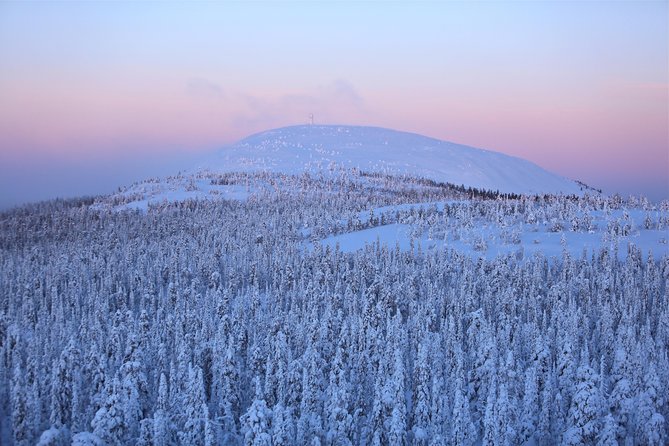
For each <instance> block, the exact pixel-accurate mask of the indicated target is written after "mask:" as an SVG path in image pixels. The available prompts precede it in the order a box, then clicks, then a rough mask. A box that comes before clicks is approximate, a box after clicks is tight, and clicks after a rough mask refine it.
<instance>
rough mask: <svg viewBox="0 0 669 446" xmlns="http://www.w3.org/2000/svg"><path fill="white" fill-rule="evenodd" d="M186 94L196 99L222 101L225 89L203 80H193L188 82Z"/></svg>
mask: <svg viewBox="0 0 669 446" xmlns="http://www.w3.org/2000/svg"><path fill="white" fill-rule="evenodd" d="M186 92H187V93H188V94H189V95H190V96H193V97H196V98H205V99H222V98H223V97H224V92H223V89H222V88H221V87H220V86H219V85H218V84H216V83H214V82H211V81H209V80H207V79H203V78H191V79H189V80H188V81H187V82H186Z"/></svg>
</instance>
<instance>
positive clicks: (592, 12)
mask: <svg viewBox="0 0 669 446" xmlns="http://www.w3.org/2000/svg"><path fill="white" fill-rule="evenodd" d="M667 5H668V4H667V2H666V1H659V2H632V1H630V2H611V3H607V2H534V3H530V2H509V3H505V2H433V3H413V2H412V3H400V2H395V3H377V2H364V3H362V2H361V3H321V2H317V3H316V2H314V4H310V3H282V2H270V3H257V2H248V3H243V2H239V3H237V2H235V3H223V2H174V3H172V2H169V3H168V2H156V3H154V2H70V1H68V2H62V3H61V2H56V1H53V2H3V3H0V208H4V207H7V206H10V205H13V204H18V203H21V202H24V201H34V200H40V199H46V198H52V197H57V196H73V195H90V194H96V193H106V192H112V191H113V190H114V189H115V188H116V187H118V186H121V185H125V184H128V183H129V182H132V181H134V180H138V179H141V178H144V177H146V176H153V175H164V174H167V173H170V172H174V171H176V170H179V168H180V167H181V166H184V168H185V167H189V166H190V163H191V162H192V160H193V159H194V158H196V157H198V156H201V155H202V154H204V153H206V152H209V151H212V150H216V149H217V148H220V147H222V146H223V145H225V144H229V143H232V142H234V141H237V140H238V139H240V138H243V137H245V136H247V135H249V134H251V133H255V132H259V131H262V130H266V129H268V128H275V127H282V126H285V125H292V124H302V123H306V122H307V121H308V119H309V114H311V113H313V114H314V119H315V121H316V122H317V123H324V124H355V125H374V126H381V127H386V128H395V129H398V130H404V131H410V132H416V133H420V134H424V135H428V136H432V137H435V138H439V139H442V140H447V141H453V142H457V143H462V144H467V145H471V146H475V147H481V148H486V149H490V150H496V151H500V152H503V153H507V154H510V155H514V156H519V157H522V158H526V159H528V160H530V161H532V162H535V163H537V164H538V165H540V166H542V167H543V168H545V169H548V170H550V171H553V172H555V173H558V174H560V175H562V176H565V177H569V178H573V179H578V180H581V181H584V182H586V183H588V184H590V185H592V186H595V187H599V188H603V189H604V191H605V192H610V193H613V192H620V193H622V194H631V193H634V194H638V193H643V194H646V195H648V196H649V197H650V198H651V199H653V200H659V199H662V198H669V124H668V123H669V109H668V107H669V105H668V104H669V90H668V84H669V60H668V53H669V48H668V45H669V44H668V41H669V35H668V34H669V31H668V29H669V27H668V23H667V22H668V18H667V17H668V14H669V11H668V6H667ZM186 164H187V166H186Z"/></svg>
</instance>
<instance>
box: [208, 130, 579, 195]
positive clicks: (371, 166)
mask: <svg viewBox="0 0 669 446" xmlns="http://www.w3.org/2000/svg"><path fill="white" fill-rule="evenodd" d="M332 166H340V167H345V168H358V169H360V170H362V171H367V172H382V173H386V174H392V175H411V176H414V177H424V178H429V179H431V180H434V181H439V182H448V183H451V184H456V185H465V186H468V187H476V188H479V189H487V190H498V191H500V192H514V193H524V194H535V193H565V194H579V193H580V192H581V189H582V188H581V186H579V185H578V184H577V183H576V182H574V181H571V180H568V179H566V178H563V177H560V176H558V175H555V174H553V173H551V172H548V171H546V170H544V169H542V168H541V167H539V166H537V165H536V164H533V163H531V162H529V161H527V160H524V159H521V158H516V157H512V156H508V155H504V154H502V153H498V152H492V151H488V150H481V149H476V148H473V147H468V146H464V145H460V144H454V143H450V142H446V141H440V140H438V139H433V138H428V137H426V136H422V135H418V134H414V133H406V132H399V131H396V130H390V129H384V128H378V127H359V126H338V125H300V126H292V127H284V128H279V129H275V130H268V131H265V132H261V133H258V134H255V135H252V136H249V137H248V138H245V139H243V140H241V141H239V142H238V143H236V144H233V145H231V146H229V147H226V148H224V149H223V150H221V151H220V153H218V154H217V155H216V156H215V157H213V158H212V159H211V160H209V161H208V162H207V163H205V165H204V166H202V167H203V168H204V169H210V170H212V171H217V172H235V171H263V170H264V171H270V172H280V173H302V172H305V171H314V170H320V169H327V168H328V167H332Z"/></svg>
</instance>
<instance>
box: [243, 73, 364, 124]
mask: <svg viewBox="0 0 669 446" xmlns="http://www.w3.org/2000/svg"><path fill="white" fill-rule="evenodd" d="M241 97H242V102H243V108H244V109H245V110H244V111H243V112H241V113H237V114H236V115H235V116H234V117H233V121H234V124H235V125H238V126H242V127H250V128H252V129H254V130H263V129H265V128H271V127H275V126H279V125H285V124H287V123H291V122H292V123H306V122H307V121H308V119H309V116H310V115H311V114H312V113H313V114H314V117H315V119H316V122H320V123H328V122H351V121H352V120H355V118H356V117H360V116H363V115H365V114H366V113H367V110H366V106H365V100H364V98H363V97H362V96H361V95H360V94H359V93H358V92H357V90H356V89H355V87H354V86H353V85H352V84H351V83H350V82H348V81H346V80H343V79H338V80H335V81H333V82H331V83H329V84H326V85H322V86H318V87H316V88H312V89H310V90H306V91H300V92H295V93H289V94H283V95H280V96H278V97H275V98H261V97H258V96H255V95H250V94H246V95H242V96H241Z"/></svg>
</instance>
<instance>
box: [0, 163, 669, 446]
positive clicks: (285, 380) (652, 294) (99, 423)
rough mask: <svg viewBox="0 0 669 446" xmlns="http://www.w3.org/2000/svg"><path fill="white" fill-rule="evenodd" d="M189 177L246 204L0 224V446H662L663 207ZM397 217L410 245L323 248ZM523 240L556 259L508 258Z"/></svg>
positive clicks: (363, 180)
mask: <svg viewBox="0 0 669 446" xmlns="http://www.w3.org/2000/svg"><path fill="white" fill-rule="evenodd" d="M194 181H205V182H207V183H208V184H212V185H216V186H221V187H227V186H231V187H232V186H234V187H238V188H241V189H242V190H244V191H246V195H247V196H245V197H244V198H243V199H236V200H227V199H218V200H203V199H200V200H193V199H187V200H183V201H177V202H174V201H165V202H160V203H148V204H147V205H146V206H145V208H144V209H140V210H131V209H130V210H129V209H124V208H123V206H124V205H125V204H127V203H129V202H131V201H133V200H134V199H136V198H137V197H127V196H124V195H123V194H119V195H115V196H113V197H112V198H109V197H102V198H97V199H80V200H60V201H51V202H46V203H41V204H37V205H26V206H24V207H22V208H17V209H14V210H11V211H8V212H5V213H3V214H0V443H2V444H3V445H5V444H6V445H17V446H19V445H21V446H22V445H32V444H40V445H69V444H73V445H77V446H84V445H89V446H93V445H125V444H137V445H156V446H162V445H177V444H179V445H215V444H222V445H249V446H250V445H265V446H269V445H274V446H280V445H293V444H295V445H303V444H304V445H425V446H427V445H448V444H456V445H506V444H513V445H516V444H517V445H551V444H556V445H557V444H562V445H577V444H591V445H595V444H597V445H618V444H621V445H662V444H667V442H669V431H668V421H669V398H667V397H668V396H669V296H668V292H669V286H668V285H669V254H668V249H667V246H668V245H667V244H666V243H667V241H666V239H662V237H664V236H666V235H667V231H668V230H669V204H668V203H666V202H665V203H663V204H662V205H653V204H651V203H648V202H647V201H645V200H643V199H635V198H630V199H622V198H621V197H618V196H614V197H603V196H599V195H593V196H588V195H585V196H582V197H577V196H569V197H567V196H541V197H535V196H516V195H501V194H496V193H493V192H484V191H478V190H473V189H465V188H458V187H453V186H451V185H448V184H442V183H435V182H430V181H425V180H419V179H415V178H406V177H404V178H398V177H388V176H383V175H363V174H360V173H359V172H358V173H356V174H352V173H349V174H344V173H340V174H337V175H332V176H329V177H318V176H314V175H309V174H303V175H296V176H288V175H280V174H263V173H256V174H244V173H234V174H225V175H218V176H215V175H213V174H212V175H210V176H203V177H200V178H197V179H195V180H194ZM411 203H439V204H438V205H426V206H422V207H421V206H418V207H408V206H407V204H411ZM381 208H382V209H386V212H378V211H377V212H376V213H375V212H374V211H373V210H374V209H381ZM388 209H390V210H388ZM370 210H372V211H370ZM363 216H365V217H363ZM635 216H637V217H638V218H637V217H635ZM635 218H636V219H635ZM400 223H401V224H403V225H407V227H408V228H409V229H407V231H408V232H407V234H409V235H408V237H409V238H410V240H405V241H406V242H407V243H406V245H407V246H400V243H397V244H394V243H384V242H383V241H382V240H380V239H378V241H376V242H372V243H367V244H366V245H365V246H364V247H362V248H360V249H351V250H343V249H340V246H339V242H338V240H335V242H334V243H332V244H328V243H326V241H327V240H328V237H337V236H339V235H341V234H345V233H351V232H355V231H361V230H370V229H373V228H377V227H382V226H385V225H389V224H400ZM493 225H494V227H495V228H497V229H495V230H494V231H493V230H492V229H491V230H488V231H483V232H480V233H476V229H477V228H482V227H490V228H492V227H493ZM532 231H535V232H536V234H539V235H541V234H547V235H546V237H548V235H550V234H557V237H558V240H560V242H559V243H560V244H559V245H558V246H559V247H558V249H557V250H556V251H550V250H547V251H545V252H544V251H542V249H537V250H534V251H532V252H529V251H528V250H523V249H522V248H523V246H524V245H525V244H526V241H525V240H524V239H523V236H524V235H525V234H528V233H531V232H532ZM642 232H643V233H644V234H646V233H647V234H651V235H653V234H655V235H654V236H657V238H659V239H660V242H661V241H662V240H664V242H663V243H664V244H661V243H656V241H654V242H653V243H655V245H653V246H655V248H654V249H651V250H646V249H643V250H642V249H639V248H638V247H637V246H636V245H635V244H634V243H631V240H632V238H631V237H633V235H634V234H636V233H642ZM663 234H664V235H663ZM539 235H536V236H534V235H533V236H532V237H534V238H538V237H539ZM577 236H579V237H580V236H582V237H589V236H590V237H595V236H596V237H597V240H598V243H599V245H598V248H597V249H591V250H585V249H582V248H581V247H580V246H576V248H574V246H573V245H571V244H570V243H571V242H574V243H577V244H578V243H579V240H581V239H579V238H578V237H577ZM570 237H571V238H570ZM493 239H494V240H493ZM331 240H334V239H331ZM430 240H439V241H440V243H432V244H429V243H427V242H428V241H430ZM542 240H543V239H542ZM653 240H655V239H653ZM461 242H462V244H458V243H461ZM493 242H494V243H499V244H500V245H504V246H509V247H512V248H513V249H511V248H510V249H509V250H508V254H500V255H490V251H489V250H490V246H492V245H493ZM469 246H470V247H471V249H465V247H469Z"/></svg>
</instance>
